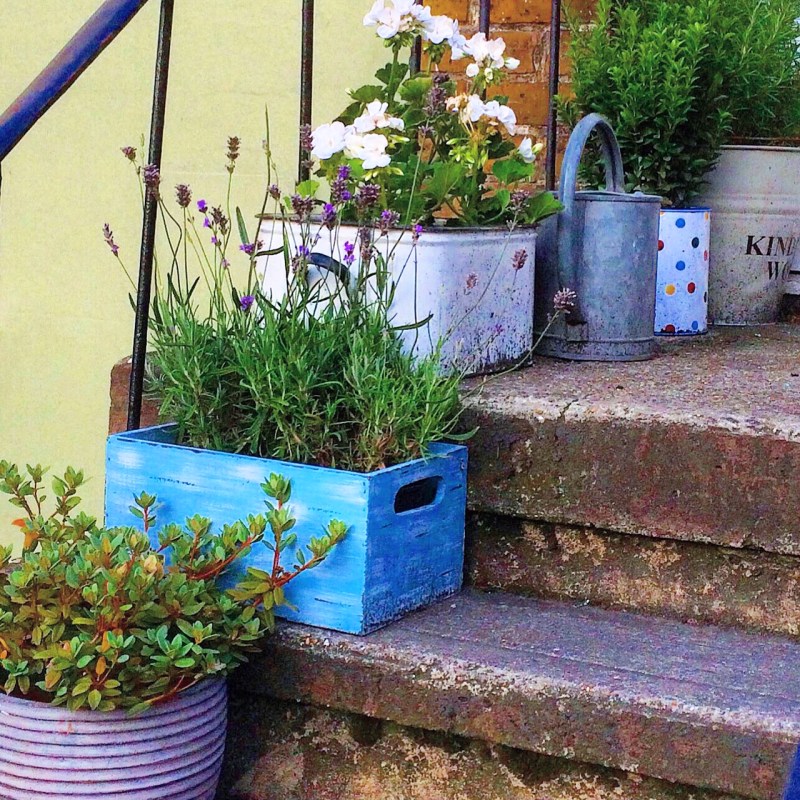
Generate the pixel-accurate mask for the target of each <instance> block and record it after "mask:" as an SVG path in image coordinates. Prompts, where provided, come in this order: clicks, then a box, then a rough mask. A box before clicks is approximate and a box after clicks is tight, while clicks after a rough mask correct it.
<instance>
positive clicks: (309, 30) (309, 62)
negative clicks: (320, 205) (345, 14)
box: [297, 0, 314, 181]
mask: <svg viewBox="0 0 800 800" xmlns="http://www.w3.org/2000/svg"><path fill="white" fill-rule="evenodd" d="M302 13H303V30H302V34H301V35H302V44H301V47H300V59H301V63H300V128H301V130H302V127H303V125H310V124H311V108H312V102H313V94H314V0H303V12H302ZM299 151H300V152H299V154H298V162H297V175H298V178H299V179H300V180H301V181H304V180H306V179H307V178H308V175H309V171H308V167H307V166H306V163H305V162H306V159H307V157H308V156H307V154H306V153H305V151H304V150H303V144H302V142H300V147H299Z"/></svg>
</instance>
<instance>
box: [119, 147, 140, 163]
mask: <svg viewBox="0 0 800 800" xmlns="http://www.w3.org/2000/svg"><path fill="white" fill-rule="evenodd" d="M120 150H122V155H124V156H125V158H127V159H128V161H136V148H135V147H120Z"/></svg>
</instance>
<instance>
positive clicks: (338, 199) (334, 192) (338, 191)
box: [331, 167, 353, 206]
mask: <svg viewBox="0 0 800 800" xmlns="http://www.w3.org/2000/svg"><path fill="white" fill-rule="evenodd" d="M348 169H349V167H348ZM352 199H353V195H352V193H351V192H350V190H349V189H348V188H347V182H346V179H345V178H341V177H339V178H334V179H333V180H332V181H331V203H333V205H335V206H340V205H341V204H342V203H346V202H348V200H352Z"/></svg>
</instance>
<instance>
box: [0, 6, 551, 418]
mask: <svg viewBox="0 0 800 800" xmlns="http://www.w3.org/2000/svg"><path fill="white" fill-rule="evenodd" d="M301 2H302V7H301V16H302V31H301V63H300V126H301V128H302V126H306V125H310V124H311V117H312V105H313V91H314V86H313V84H314V0H301ZM146 3H147V0H105V2H103V3H102V5H101V6H100V8H99V9H98V10H97V11H96V12H95V13H94V14H93V15H92V16H91V17H90V18H89V19H88V20H87V21H86V23H85V24H84V25H83V27H81V29H80V30H79V31H78V32H77V33H76V34H75V36H73V38H72V39H71V40H70V41H69V42H68V43H67V45H66V46H65V47H64V48H63V49H62V50H61V51H60V52H59V53H58V55H56V57H55V58H54V59H53V60H52V61H51V62H50V64H48V65H47V67H45V69H44V70H43V71H42V72H41V73H40V74H39V75H38V77H37V78H36V79H35V80H34V81H33V82H32V83H31V84H30V85H29V86H28V88H27V89H25V91H24V92H23V93H22V94H21V95H20V96H19V97H18V98H17V100H15V101H14V102H13V103H12V104H11V106H9V108H8V109H7V110H6V111H5V112H4V113H3V115H2V116H0V165H1V164H2V160H3V159H4V158H5V156H7V155H8V154H9V153H10V152H11V150H13V148H14V147H15V146H16V145H17V144H18V143H19V141H20V140H21V139H22V137H23V136H25V134H26V133H27V132H28V131H29V130H30V129H31V128H32V127H33V126H34V125H35V124H36V122H37V121H38V120H39V119H40V118H41V117H42V116H43V115H44V114H45V112H46V111H47V110H48V109H49V108H50V107H51V106H52V105H53V103H55V102H56V101H57V100H58V99H59V97H61V96H62V95H63V94H64V92H66V91H67V89H68V88H69V87H70V86H71V85H72V84H73V83H74V82H75V81H76V80H77V79H78V78H79V77H80V75H81V74H82V73H83V72H84V71H85V70H86V68H87V67H88V66H89V65H90V64H91V63H92V62H93V61H94V60H95V59H96V58H97V56H98V55H100V53H101V52H102V51H103V50H104V49H105V48H106V47H107V46H108V45H109V44H110V43H111V42H112V41H113V40H114V39H115V38H116V37H117V35H118V34H119V33H120V32H121V31H122V30H123V29H124V28H125V27H126V25H127V24H128V23H129V22H130V21H131V20H132V19H133V17H134V16H135V15H136V13H137V12H138V11H139V10H140V9H141V8H142V7H143V6H144V5H145V4H146ZM174 5H175V0H161V16H160V22H159V29H158V49H157V53H156V65H155V82H154V88H153V107H152V116H151V123H150V142H149V151H148V163H149V164H153V165H155V166H156V167H158V168H159V169H160V167H161V155H162V146H163V138H164V124H165V118H166V103H167V83H168V76H169V56H170V46H171V41H172V23H173V14H174ZM490 26H491V0H480V2H479V8H478V28H479V30H481V31H482V32H483V33H485V34H487V35H488V34H489V29H490ZM560 28H561V0H552V18H551V31H550V54H551V58H550V73H549V105H548V120H547V155H546V164H545V167H546V170H545V171H546V182H547V188H549V189H553V188H554V186H555V165H556V143H557V136H556V134H557V130H556V97H557V95H558V82H559V45H560ZM420 57H421V43H420V42H417V44H416V46H415V47H414V48H413V51H412V54H411V67H412V69H419V67H420ZM298 150H299V156H298V170H297V172H298V176H299V177H300V179H301V180H302V179H304V178H306V177H307V176H308V166H307V164H306V163H305V159H306V154H305V153H304V152H303V150H302V148H301V147H300V146H298ZM155 232H156V201H155V198H154V197H152V196H150V195H148V196H147V197H146V200H145V206H144V218H143V221H142V244H141V251H140V258H139V282H138V289H137V295H136V320H135V323H134V336H133V353H132V366H131V379H130V393H129V402H128V429H129V430H132V429H136V428H138V427H139V425H140V417H141V407H142V391H143V386H144V367H145V353H146V348H147V335H148V324H149V315H150V303H151V286H152V274H153V254H154V249H155Z"/></svg>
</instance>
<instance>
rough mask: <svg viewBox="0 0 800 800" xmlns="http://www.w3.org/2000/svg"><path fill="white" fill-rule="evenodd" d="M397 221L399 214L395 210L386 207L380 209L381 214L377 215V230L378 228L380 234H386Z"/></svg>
mask: <svg viewBox="0 0 800 800" xmlns="http://www.w3.org/2000/svg"><path fill="white" fill-rule="evenodd" d="M399 221H400V215H399V214H398V213H397V212H396V211H391V210H390V209H388V208H387V209H384V210H383V211H381V215H380V217H378V230H380V232H381V236H386V235H387V234H388V233H389V230H390V229H391V228H393V227H394V226H395V225H397V223H398V222H399Z"/></svg>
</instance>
